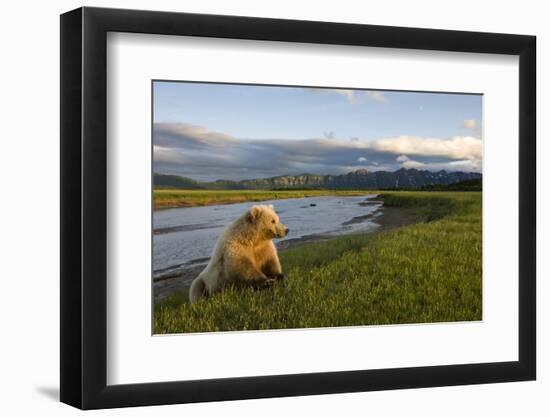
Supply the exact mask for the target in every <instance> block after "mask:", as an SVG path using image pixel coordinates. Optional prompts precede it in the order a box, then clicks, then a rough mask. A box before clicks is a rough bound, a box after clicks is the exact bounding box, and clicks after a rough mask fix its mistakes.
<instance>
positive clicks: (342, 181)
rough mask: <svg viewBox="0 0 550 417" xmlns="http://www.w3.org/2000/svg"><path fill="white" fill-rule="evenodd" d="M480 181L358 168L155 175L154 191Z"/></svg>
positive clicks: (474, 176) (470, 176)
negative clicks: (202, 176) (261, 174)
mask: <svg viewBox="0 0 550 417" xmlns="http://www.w3.org/2000/svg"><path fill="white" fill-rule="evenodd" d="M472 180H474V181H475V180H479V182H481V174H480V173H477V172H462V171H457V172H447V171H445V170H441V171H437V172H432V171H427V170H419V169H414V168H410V169H405V168H401V169H399V170H397V171H394V172H388V171H368V170H366V169H358V170H355V171H351V172H348V173H347V174H342V175H317V174H300V175H281V176H277V177H271V178H258V179H247V180H240V181H229V180H217V181H213V182H199V181H195V180H193V179H191V178H186V177H181V176H177V175H165V174H157V173H155V174H154V186H155V188H180V189H237V190H239V189H240V190H242V189H293V188H294V189H298V188H302V189H303V188H333V189H338V188H341V189H345V188H364V189H388V188H390V189H391V188H405V189H406V188H410V189H415V188H426V187H430V186H437V185H449V184H455V183H459V182H463V181H472Z"/></svg>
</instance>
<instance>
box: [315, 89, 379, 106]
mask: <svg viewBox="0 0 550 417" xmlns="http://www.w3.org/2000/svg"><path fill="white" fill-rule="evenodd" d="M306 90H307V91H309V92H311V93H318V94H335V95H338V96H341V97H344V98H345V99H346V100H347V101H348V103H350V104H355V103H359V102H360V101H361V100H362V99H365V98H366V99H367V100H370V101H377V102H379V103H387V102H388V98H387V97H386V96H385V95H384V93H383V92H381V91H374V90H369V91H365V90H352V89H344V88H306ZM363 101H364V100H363Z"/></svg>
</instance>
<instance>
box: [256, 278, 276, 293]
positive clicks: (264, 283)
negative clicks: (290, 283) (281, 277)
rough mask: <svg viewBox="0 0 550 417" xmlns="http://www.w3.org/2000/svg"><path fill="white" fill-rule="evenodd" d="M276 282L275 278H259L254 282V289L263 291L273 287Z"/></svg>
mask: <svg viewBox="0 0 550 417" xmlns="http://www.w3.org/2000/svg"><path fill="white" fill-rule="evenodd" d="M275 282H277V280H276V279H275V278H258V279H257V280H254V284H253V287H254V288H256V289H258V290H263V289H264V288H269V287H271V286H272V285H273V284H275Z"/></svg>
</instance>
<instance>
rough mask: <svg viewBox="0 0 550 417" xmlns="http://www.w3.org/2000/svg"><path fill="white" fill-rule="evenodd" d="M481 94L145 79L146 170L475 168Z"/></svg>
mask: <svg viewBox="0 0 550 417" xmlns="http://www.w3.org/2000/svg"><path fill="white" fill-rule="evenodd" d="M481 123H482V95H474V94H443V93H424V92H404V91H382V90H359V89H344V88H339V89H330V88H312V87H277V86H258V85H238V84H218V83H190V82H168V81H154V82H153V152H154V171H155V172H157V173H163V174H173V175H181V176H185V177H189V178H192V179H195V180H199V181H214V180H217V179H226V180H241V179H252V178H266V177H272V176H277V175H298V174H303V173H313V174H323V175H326V174H333V175H337V174H345V173H348V172H350V171H354V170H357V169H367V170H370V171H379V170H384V171H395V170H397V169H400V168H416V169H423V170H429V171H439V170H441V169H445V170H447V171H467V172H481V160H482V155H481V151H482V140H481V131H482V129H481V127H482V125H481Z"/></svg>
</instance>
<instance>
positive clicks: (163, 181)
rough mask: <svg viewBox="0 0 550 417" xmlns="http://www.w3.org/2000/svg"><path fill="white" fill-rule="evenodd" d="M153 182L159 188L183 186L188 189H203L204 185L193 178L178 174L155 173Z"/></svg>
mask: <svg viewBox="0 0 550 417" xmlns="http://www.w3.org/2000/svg"><path fill="white" fill-rule="evenodd" d="M153 183H154V186H155V187H158V188H181V189H186V190H193V189H199V190H200V189H203V188H204V187H203V186H202V185H201V184H199V183H198V182H197V181H195V180H192V179H191V178H186V177H180V176H177V175H164V174H154V175H153Z"/></svg>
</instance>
